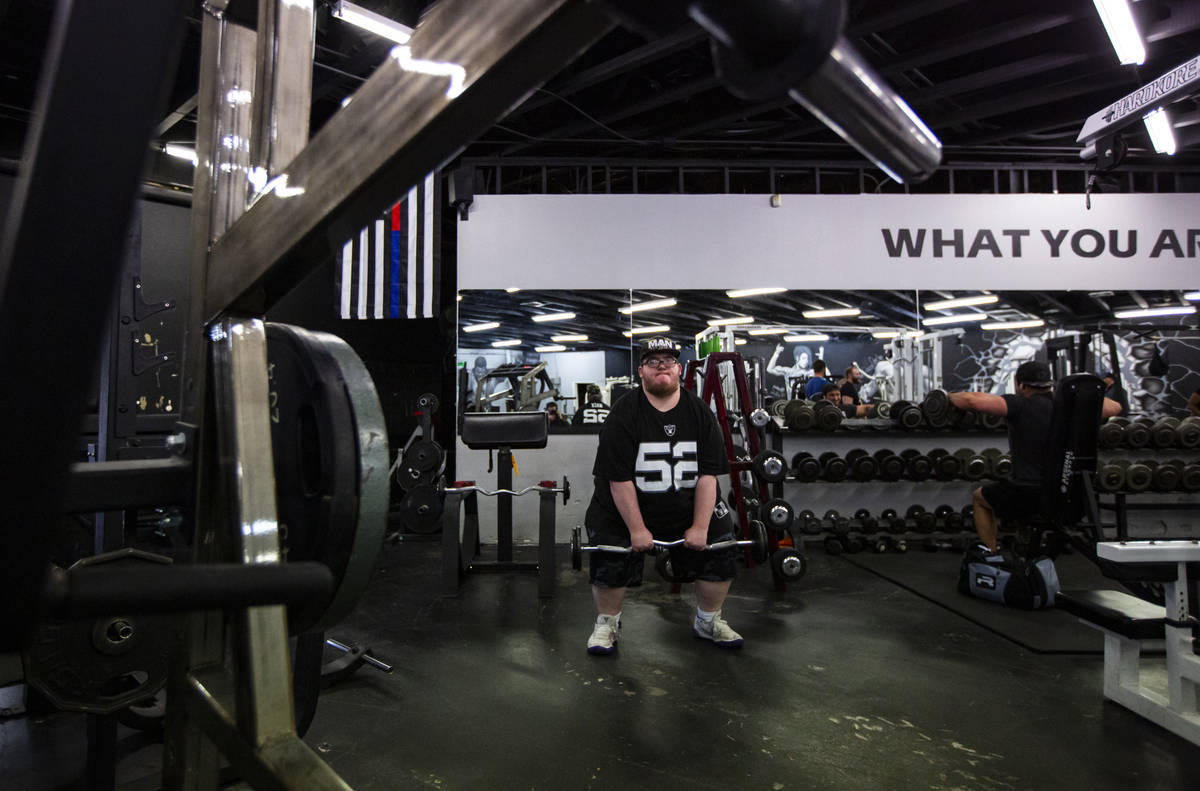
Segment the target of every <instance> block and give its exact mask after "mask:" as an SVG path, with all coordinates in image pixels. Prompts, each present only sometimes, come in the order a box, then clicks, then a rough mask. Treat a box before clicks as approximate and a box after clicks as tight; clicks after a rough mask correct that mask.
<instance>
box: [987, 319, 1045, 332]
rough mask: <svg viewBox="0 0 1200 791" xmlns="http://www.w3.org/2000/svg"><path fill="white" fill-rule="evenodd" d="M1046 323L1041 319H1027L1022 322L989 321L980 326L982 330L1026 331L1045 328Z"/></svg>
mask: <svg viewBox="0 0 1200 791" xmlns="http://www.w3.org/2000/svg"><path fill="white" fill-rule="evenodd" d="M1045 324H1046V322H1044V321H1042V320H1041V319H1025V320H1022V321H989V322H988V323H987V324H980V325H979V329H981V330H1026V329H1029V328H1031V327H1043V326H1045Z"/></svg>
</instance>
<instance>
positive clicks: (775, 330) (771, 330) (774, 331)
mask: <svg viewBox="0 0 1200 791" xmlns="http://www.w3.org/2000/svg"><path fill="white" fill-rule="evenodd" d="M787 331H788V328H787V327H763V328H762V329H758V330H748V331H747V334H748V335H782V334H784V333H785V332H787Z"/></svg>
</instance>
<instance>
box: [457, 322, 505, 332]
mask: <svg viewBox="0 0 1200 791" xmlns="http://www.w3.org/2000/svg"><path fill="white" fill-rule="evenodd" d="M499 326H500V322H498V321H488V322H485V323H483V324H471V325H468V326H466V327H463V332H483V331H484V330H494V329H496V328H497V327H499Z"/></svg>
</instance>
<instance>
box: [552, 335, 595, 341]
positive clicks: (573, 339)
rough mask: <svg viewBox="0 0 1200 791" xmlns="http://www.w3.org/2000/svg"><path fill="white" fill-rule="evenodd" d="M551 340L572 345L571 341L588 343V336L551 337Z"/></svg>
mask: <svg viewBox="0 0 1200 791" xmlns="http://www.w3.org/2000/svg"><path fill="white" fill-rule="evenodd" d="M550 340H552V341H554V342H555V343H570V342H571V341H586V340H587V336H586V335H551V336H550Z"/></svg>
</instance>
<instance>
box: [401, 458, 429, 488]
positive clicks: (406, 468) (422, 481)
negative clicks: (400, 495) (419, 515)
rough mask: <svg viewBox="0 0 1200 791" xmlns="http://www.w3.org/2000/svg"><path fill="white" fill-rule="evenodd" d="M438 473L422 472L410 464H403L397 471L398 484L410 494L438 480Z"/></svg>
mask: <svg viewBox="0 0 1200 791" xmlns="http://www.w3.org/2000/svg"><path fill="white" fill-rule="evenodd" d="M437 476H438V473H436V472H421V471H420V470H418V469H417V468H416V467H413V466H411V465H408V464H401V465H400V468H399V469H398V470H396V483H397V485H399V486H400V488H401V489H403V490H404V491H406V492H410V491H412V490H413V489H415V488H416V487H418V486H427V485H429V484H432V483H434V482H435V481H436V480H437Z"/></svg>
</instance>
